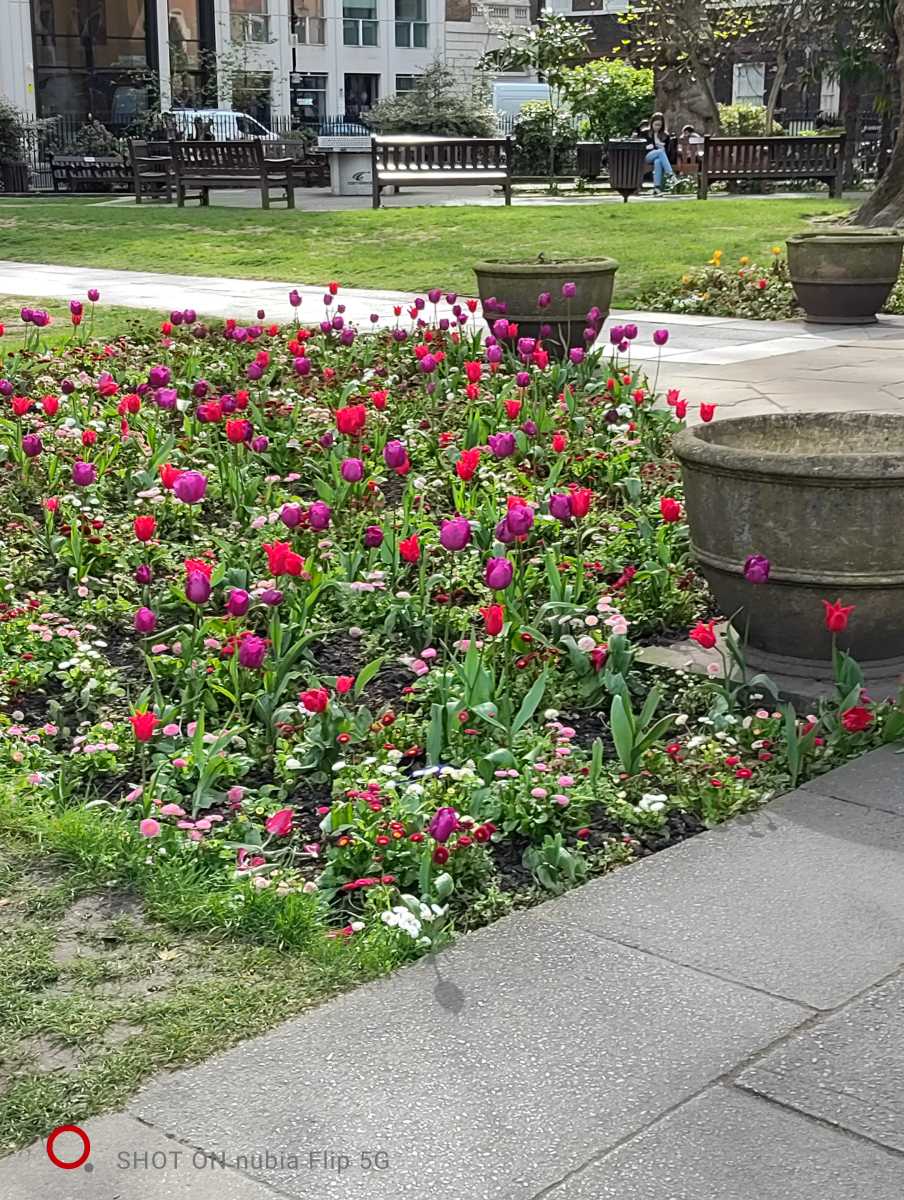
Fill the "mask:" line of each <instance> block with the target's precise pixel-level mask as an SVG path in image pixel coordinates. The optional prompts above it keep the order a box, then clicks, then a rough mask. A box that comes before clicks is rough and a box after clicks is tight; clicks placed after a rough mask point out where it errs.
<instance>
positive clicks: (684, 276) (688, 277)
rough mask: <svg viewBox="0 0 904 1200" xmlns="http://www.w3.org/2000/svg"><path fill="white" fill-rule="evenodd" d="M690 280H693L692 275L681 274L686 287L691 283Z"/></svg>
mask: <svg viewBox="0 0 904 1200" xmlns="http://www.w3.org/2000/svg"><path fill="white" fill-rule="evenodd" d="M690 281H691V277H690V275H682V276H681V282H682V283H683V284H684V286H685V287H687V285H688V284H689V283H690Z"/></svg>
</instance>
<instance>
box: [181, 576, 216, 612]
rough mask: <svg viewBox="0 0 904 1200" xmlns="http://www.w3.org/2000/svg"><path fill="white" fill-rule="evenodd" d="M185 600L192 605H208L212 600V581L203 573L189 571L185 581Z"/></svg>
mask: <svg viewBox="0 0 904 1200" xmlns="http://www.w3.org/2000/svg"><path fill="white" fill-rule="evenodd" d="M185 599H186V600H188V601H189V602H190V603H191V604H206V603H207V601H208V600H209V599H210V580H209V579H208V578H207V576H206V575H205V574H204V572H203V571H189V572H188V575H187V576H186V579H185Z"/></svg>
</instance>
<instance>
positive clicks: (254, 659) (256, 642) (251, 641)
mask: <svg viewBox="0 0 904 1200" xmlns="http://www.w3.org/2000/svg"><path fill="white" fill-rule="evenodd" d="M266 657H267V643H266V641H265V640H264V639H263V638H262V637H255V635H254V634H252V635H251V637H246V638H242V641H241V644H240V645H239V666H240V667H245V668H246V669H247V670H249V671H257V670H259V669H260V667H261V666H262V665H263V662H264V659H265V658H266Z"/></svg>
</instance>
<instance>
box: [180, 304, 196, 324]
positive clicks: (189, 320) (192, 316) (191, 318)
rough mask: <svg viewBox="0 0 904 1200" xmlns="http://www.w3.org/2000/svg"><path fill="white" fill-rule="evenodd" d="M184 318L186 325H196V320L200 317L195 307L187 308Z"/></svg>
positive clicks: (183, 314)
mask: <svg viewBox="0 0 904 1200" xmlns="http://www.w3.org/2000/svg"><path fill="white" fill-rule="evenodd" d="M182 319H183V321H184V322H185V324H186V325H194V323H195V321H197V319H198V314H197V313H196V312H195V310H194V309H193V308H186V309H185V311H184V312H183V313H182Z"/></svg>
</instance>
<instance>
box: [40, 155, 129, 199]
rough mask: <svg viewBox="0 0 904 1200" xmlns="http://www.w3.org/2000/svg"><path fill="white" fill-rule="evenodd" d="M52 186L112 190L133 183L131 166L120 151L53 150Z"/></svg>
mask: <svg viewBox="0 0 904 1200" xmlns="http://www.w3.org/2000/svg"><path fill="white" fill-rule="evenodd" d="M49 157H50V174H51V177H52V179H53V190H54V191H55V192H59V191H62V190H66V191H69V192H109V191H112V189H113V188H114V187H131V185H132V170H131V168H130V167H129V166H128V165H127V164H126V163H125V162H123V160H122V158H121V157H120V156H119V155H118V154H97V155H94V154H51V155H50V156H49Z"/></svg>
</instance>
